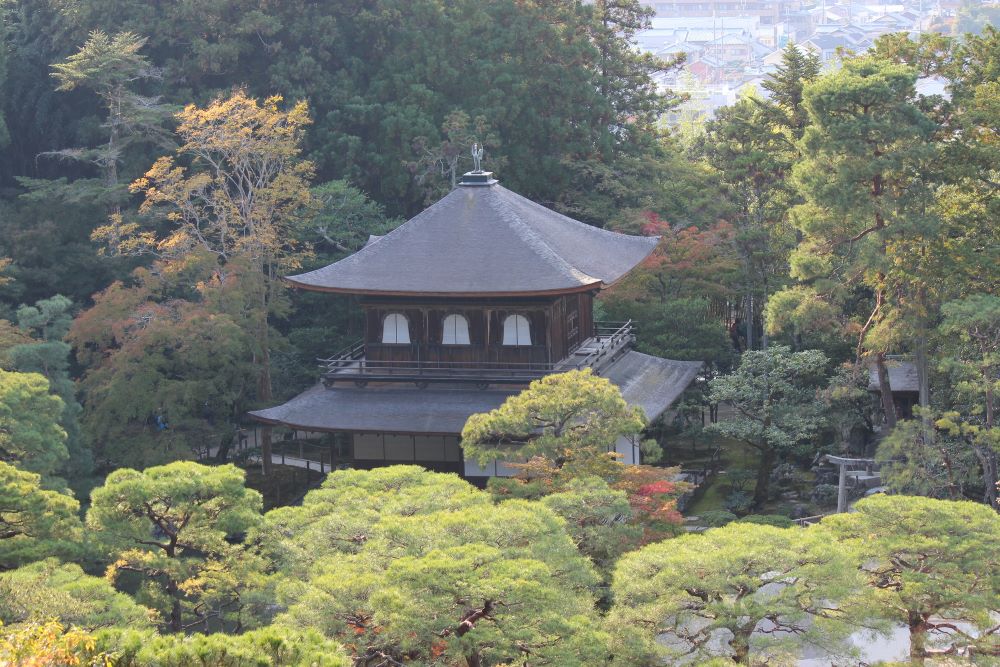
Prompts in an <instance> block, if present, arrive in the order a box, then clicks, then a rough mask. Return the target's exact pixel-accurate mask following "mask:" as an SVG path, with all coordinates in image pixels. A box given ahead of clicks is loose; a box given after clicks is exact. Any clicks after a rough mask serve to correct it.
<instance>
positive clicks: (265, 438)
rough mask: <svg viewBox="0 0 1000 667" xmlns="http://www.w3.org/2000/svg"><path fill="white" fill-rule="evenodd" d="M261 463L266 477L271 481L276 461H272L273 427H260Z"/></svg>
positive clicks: (268, 425) (267, 425)
mask: <svg viewBox="0 0 1000 667" xmlns="http://www.w3.org/2000/svg"><path fill="white" fill-rule="evenodd" d="M260 463H261V470H262V472H263V473H264V477H266V478H268V479H270V478H271V475H273V474H274V461H272V460H271V425H270V424H264V425H263V426H261V427H260Z"/></svg>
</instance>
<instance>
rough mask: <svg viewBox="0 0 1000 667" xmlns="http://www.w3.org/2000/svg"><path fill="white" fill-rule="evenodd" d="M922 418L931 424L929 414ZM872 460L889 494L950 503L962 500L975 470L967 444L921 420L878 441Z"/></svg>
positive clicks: (901, 425)
mask: <svg viewBox="0 0 1000 667" xmlns="http://www.w3.org/2000/svg"><path fill="white" fill-rule="evenodd" d="M925 417H926V418H927V419H928V420H929V421H935V419H934V415H933V414H932V413H931V412H930V411H928V412H927V413H925ZM875 460H876V461H877V462H878V463H879V464H880V466H881V475H882V484H883V485H884V486H885V487H886V488H887V489H889V490H891V491H892V492H893V493H902V494H906V495H914V496H916V495H919V496H928V497H931V498H947V499H950V500H958V499H960V498H962V497H963V489H964V488H966V487H967V486H968V485H969V481H970V479H974V476H975V473H976V467H977V466H976V459H975V454H974V451H973V449H972V448H971V447H969V446H968V443H966V442H965V441H964V440H963V439H962V438H961V437H956V436H955V435H951V434H949V433H948V432H947V430H944V429H941V428H935V427H934V426H933V425H931V424H928V423H927V422H925V421H924V420H923V419H918V420H906V421H902V422H900V423H899V424H897V425H896V428H894V429H892V431H890V432H889V434H888V435H887V436H886V437H885V438H883V439H882V441H881V442H879V445H878V450H877V451H876V452H875Z"/></svg>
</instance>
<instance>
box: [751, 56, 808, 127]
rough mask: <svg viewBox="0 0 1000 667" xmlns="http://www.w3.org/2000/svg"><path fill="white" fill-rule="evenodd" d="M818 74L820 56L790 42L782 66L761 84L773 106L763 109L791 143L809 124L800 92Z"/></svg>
mask: <svg viewBox="0 0 1000 667" xmlns="http://www.w3.org/2000/svg"><path fill="white" fill-rule="evenodd" d="M819 73H820V61H819V56H818V55H816V54H815V53H813V52H812V51H810V50H809V49H805V48H802V47H800V46H797V45H796V44H795V43H794V42H789V43H788V45H787V46H786V47H785V49H784V51H782V52H781V64H779V65H778V66H777V68H775V71H774V72H772V73H771V74H770V75H769V76H768V77H767V79H766V80H765V81H764V82H763V83H762V84H761V86H762V87H763V88H764V90H766V91H768V92H769V93H770V101H771V102H772V103H773V106H770V105H769V106H767V107H765V108H767V109H768V110H769V111H770V112H771V115H772V118H774V120H775V122H776V124H778V125H780V126H781V127H784V128H786V129H787V130H788V131H789V134H790V139H791V140H792V141H798V140H799V139H801V138H802V134H803V133H804V132H805V128H806V125H808V124H809V114H808V112H807V111H806V107H805V105H804V104H803V102H804V100H805V98H804V97H803V89H804V88H805V86H806V85H807V84H808V83H810V82H811V81H813V80H815V79H816V77H818V76H819Z"/></svg>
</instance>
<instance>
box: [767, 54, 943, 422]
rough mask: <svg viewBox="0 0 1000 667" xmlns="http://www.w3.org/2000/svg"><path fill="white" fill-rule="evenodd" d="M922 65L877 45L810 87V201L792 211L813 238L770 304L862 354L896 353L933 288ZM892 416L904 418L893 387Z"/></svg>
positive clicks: (785, 324)
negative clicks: (837, 333) (927, 260)
mask: <svg viewBox="0 0 1000 667" xmlns="http://www.w3.org/2000/svg"><path fill="white" fill-rule="evenodd" d="M916 79H917V72H916V70H915V68H913V67H910V66H908V65H904V64H900V63H897V62H892V61H891V60H889V59H887V58H886V57H884V56H878V55H872V56H865V57H859V58H855V59H851V60H847V61H845V63H844V66H843V68H842V69H840V70H838V71H836V72H831V73H829V74H827V75H825V76H822V77H819V78H817V79H816V80H814V81H813V82H811V83H809V84H808V85H806V86H805V88H804V89H803V93H802V95H803V106H804V108H805V110H806V111H807V112H808V116H809V121H810V124H809V126H808V127H807V128H806V129H805V131H804V133H803V135H802V139H801V141H800V142H799V143H798V148H799V149H800V150H801V151H802V155H803V156H802V159H801V160H799V161H798V162H797V163H796V164H795V166H794V169H793V175H794V180H795V183H796V185H797V189H798V192H799V194H800V195H801V196H802V198H803V199H804V202H803V203H802V204H800V205H798V206H796V207H795V208H794V209H793V210H792V212H791V216H792V222H793V224H794V225H795V227H796V228H797V229H798V230H799V232H801V237H802V238H801V241H800V242H799V244H798V247H797V248H796V250H795V251H794V252H793V254H792V256H791V258H790V262H791V266H792V276H793V277H795V278H797V279H798V280H799V281H800V282H801V283H803V285H804V286H805V288H803V286H797V287H793V288H792V289H793V290H795V291H794V292H792V293H790V294H788V295H787V296H786V297H785V298H783V299H782V300H781V302H780V303H779V304H776V305H775V307H774V308H772V309H771V310H770V311H769V325H770V327H771V328H772V330H775V329H778V328H779V327H781V328H791V329H792V330H793V331H796V332H808V331H810V330H816V329H823V328H827V329H830V328H834V327H833V324H832V323H833V321H834V320H835V319H836V320H839V326H838V327H836V328H839V329H840V330H841V331H842V332H843V333H844V334H851V335H853V336H855V337H856V340H857V350H856V354H857V355H858V356H859V357H860V356H861V355H862V354H863V353H874V354H876V355H877V356H876V358H877V360H878V362H879V363H880V364H882V365H884V360H883V356H884V354H885V353H886V352H887V351H889V350H890V349H893V348H898V347H899V346H900V345H901V341H902V340H903V339H904V337H905V336H906V331H905V327H904V326H903V325H902V322H901V321H900V318H901V317H908V318H910V320H911V321H912V322H913V324H917V323H918V321H917V319H916V317H917V315H918V313H919V312H920V310H921V308H922V307H923V306H924V305H925V304H926V302H927V299H928V298H929V296H930V289H931V288H932V287H933V285H931V284H930V283H929V282H928V281H927V275H926V273H925V272H922V271H920V270H919V269H920V268H921V262H922V261H923V260H918V259H917V258H920V257H923V256H927V255H928V253H927V252H926V248H927V247H928V246H930V245H932V244H933V243H935V242H936V240H937V239H938V222H939V221H938V219H937V217H936V216H934V215H933V214H931V213H929V209H930V207H931V206H932V204H933V196H932V195H933V190H932V188H931V186H930V184H929V182H928V179H926V178H924V177H922V176H921V174H923V173H925V172H926V173H929V172H930V171H932V166H931V165H932V163H933V160H934V157H935V148H934V146H933V144H932V139H933V136H934V133H935V131H936V130H937V125H936V123H935V121H934V119H933V118H931V117H930V116H929V115H927V114H926V113H924V111H923V110H922V109H921V108H920V106H919V105H918V104H917V100H916V93H915V89H914V84H915V82H916ZM883 404H884V406H885V409H886V411H887V422H888V424H889V426H890V427H891V426H893V425H894V424H895V415H894V414H889V413H890V412H891V402H890V397H889V395H888V393H886V390H884V395H883Z"/></svg>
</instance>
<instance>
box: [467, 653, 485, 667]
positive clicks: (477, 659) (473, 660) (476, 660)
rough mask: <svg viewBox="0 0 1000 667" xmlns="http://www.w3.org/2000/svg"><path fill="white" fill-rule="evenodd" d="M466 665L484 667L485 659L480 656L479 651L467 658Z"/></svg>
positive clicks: (468, 666)
mask: <svg viewBox="0 0 1000 667" xmlns="http://www.w3.org/2000/svg"><path fill="white" fill-rule="evenodd" d="M465 664H466V665H467V667H482V665H483V658H482V656H480V655H479V651H475V652H473V653H470V654H469V655H467V656H465Z"/></svg>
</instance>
